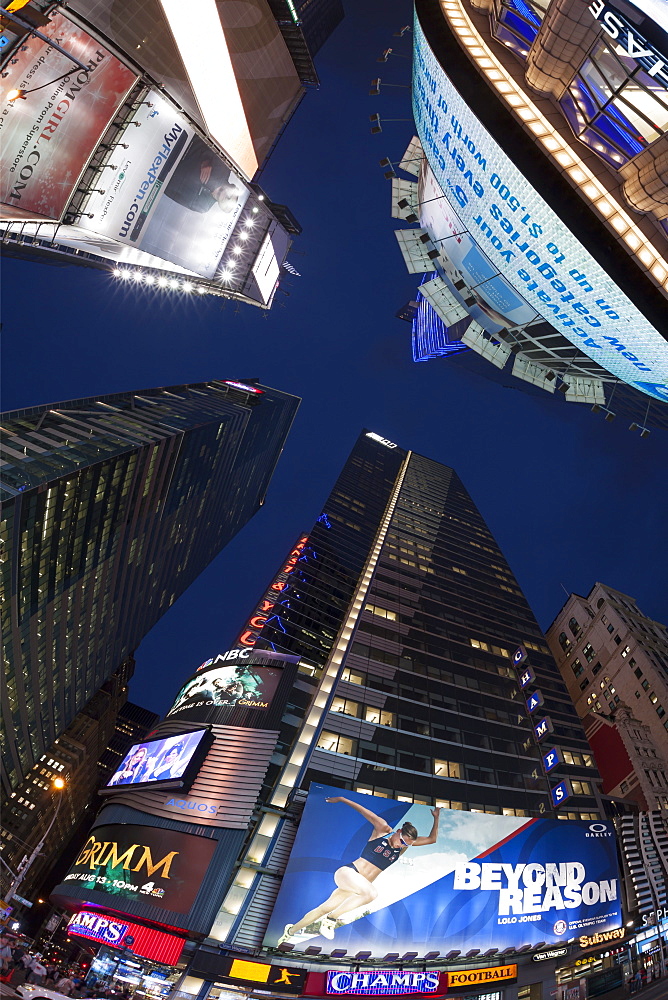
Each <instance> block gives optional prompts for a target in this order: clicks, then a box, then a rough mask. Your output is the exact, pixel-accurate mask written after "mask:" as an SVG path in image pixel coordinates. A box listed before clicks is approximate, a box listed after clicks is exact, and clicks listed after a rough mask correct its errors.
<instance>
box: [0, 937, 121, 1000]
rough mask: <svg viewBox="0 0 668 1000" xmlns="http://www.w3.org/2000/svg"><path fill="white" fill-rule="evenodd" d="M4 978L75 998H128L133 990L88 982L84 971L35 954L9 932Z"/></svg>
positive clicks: (3, 948)
mask: <svg viewBox="0 0 668 1000" xmlns="http://www.w3.org/2000/svg"><path fill="white" fill-rule="evenodd" d="M0 968H1V970H2V973H1V975H0V978H1V979H2V980H3V981H4V982H7V983H9V984H10V985H11V986H22V985H23V984H24V983H26V984H34V985H35V986H43V987H44V988H45V989H47V990H55V991H56V992H57V993H62V994H63V996H66V997H72V998H73V1000H75V998H81V997H84V998H85V997H96V998H97V997H99V998H117V1000H128V998H129V996H130V991H129V990H124V991H120V990H115V989H113V988H112V987H110V986H107V985H106V984H103V983H99V981H95V982H87V981H86V980H85V977H84V973H83V972H79V970H78V969H72V968H69V967H66V968H61V967H59V966H58V965H56V963H54V962H50V961H48V960H47V959H44V957H43V956H42V955H41V954H40V953H39V952H35V953H34V954H32V953H31V952H30V951H29V950H28V949H27V947H26V946H25V945H23V944H21V943H20V942H19V941H17V939H16V938H11V937H9V936H8V935H2V936H0Z"/></svg>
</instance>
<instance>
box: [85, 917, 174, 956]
mask: <svg viewBox="0 0 668 1000" xmlns="http://www.w3.org/2000/svg"><path fill="white" fill-rule="evenodd" d="M67 933H68V934H72V935H76V936H77V937H85V938H88V939H89V940H91V941H99V942H100V943H101V944H108V945H111V947H112V948H126V947H130V950H131V951H132V952H133V954H135V955H140V956H141V957H142V958H151V959H153V961H155V962H163V963H164V964H165V965H175V964H176V962H178V960H179V958H180V956H181V952H182V951H183V946H184V944H185V943H186V938H183V937H176V936H175V935H174V934H165V932H164V931H157V930H154V929H153V928H152V927H143V926H142V925H141V924H135V923H132V922H131V921H129V920H119V919H117V918H115V917H108V916H106V915H105V914H103V913H91V912H90V911H88V910H80V911H79V913H75V914H74V915H73V916H72V917H71V918H70V921H69V923H68V925H67ZM130 938H131V939H132V945H129V943H128V944H126V941H127V940H128V939H130Z"/></svg>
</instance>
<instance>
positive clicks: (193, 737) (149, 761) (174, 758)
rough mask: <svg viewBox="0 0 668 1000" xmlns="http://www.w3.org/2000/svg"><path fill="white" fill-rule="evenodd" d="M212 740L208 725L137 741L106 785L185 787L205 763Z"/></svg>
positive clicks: (111, 786)
mask: <svg viewBox="0 0 668 1000" xmlns="http://www.w3.org/2000/svg"><path fill="white" fill-rule="evenodd" d="M212 743H213V736H212V735H211V733H210V731H209V730H208V729H198V730H196V731H195V732H192V733H179V734H178V735H176V736H166V737H164V738H163V739H159V740H147V741H145V742H144V743H135V744H134V745H133V746H131V747H130V750H129V751H128V753H127V754H126V755H125V758H124V759H123V761H122V762H121V764H120V765H119V767H118V768H117V770H116V771H115V773H114V774H113V775H112V776H111V778H110V779H109V781H108V782H107V785H106V787H107V788H116V787H118V786H120V785H123V786H127V785H142V786H143V787H147V786H150V787H153V786H161V785H164V784H170V785H174V784H177V787H182V786H183V785H185V784H186V782H187V779H188V778H189V777H192V776H194V775H193V772H196V770H197V767H198V766H199V764H201V763H202V761H203V759H204V757H205V755H206V753H207V751H208V750H209V749H210V748H211V744H212ZM193 765H194V766H193Z"/></svg>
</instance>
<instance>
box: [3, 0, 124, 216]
mask: <svg viewBox="0 0 668 1000" xmlns="http://www.w3.org/2000/svg"><path fill="white" fill-rule="evenodd" d="M44 30H45V32H46V35H47V36H52V37H53V38H54V39H57V40H58V42H59V44H60V46H61V47H62V48H64V49H65V50H66V51H67V52H71V53H72V55H73V56H75V57H76V58H77V59H79V60H80V61H81V62H82V63H84V64H85V65H87V66H88V67H89V68H88V70H83V69H80V68H78V67H77V66H74V65H73V64H72V60H71V59H68V57H67V56H66V55H64V54H63V53H62V52H58V51H57V50H56V49H54V48H53V46H51V45H49V44H48V43H47V42H45V41H43V40H42V39H41V38H37V37H36V36H35V35H26V38H25V40H24V42H23V44H22V45H21V46H20V48H19V49H18V51H17V52H15V53H14V55H13V57H12V59H11V61H10V62H9V63H8V64H7V65H6V67H5V70H6V72H5V73H4V74H3V76H4V77H5V78H6V80H3V90H4V91H5V93H9V92H10V91H11V90H14V89H16V90H24V91H25V97H24V98H17V99H16V100H14V101H9V100H7V99H6V98H5V97H4V96H3V101H2V107H1V108H0V141H1V143H2V159H1V161H0V162H1V163H2V170H1V172H0V177H1V179H0V201H1V202H3V203H4V206H5V207H4V208H3V213H2V214H3V217H4V218H7V219H12V218H19V219H21V218H23V219H25V218H33V219H39V218H42V219H59V218H60V216H61V215H62V213H63V211H64V210H65V207H66V205H67V203H68V201H69V199H70V198H71V196H72V191H73V190H74V188H75V186H76V184H77V181H78V179H79V176H80V175H81V172H82V170H83V169H84V167H85V166H86V163H87V162H88V160H89V158H90V156H91V154H92V153H93V150H94V149H95V146H96V144H97V143H98V142H99V140H100V138H101V136H102V134H103V133H104V131H105V129H106V128H107V126H108V125H109V122H110V121H111V119H112V118H113V116H114V115H115V114H116V112H117V110H118V108H119V106H120V104H121V102H122V101H123V98H124V97H125V96H126V94H127V93H128V91H129V90H130V88H131V87H132V86H133V84H134V83H135V82H136V80H137V77H136V75H135V74H134V73H133V72H132V71H131V70H129V69H128V68H127V66H124V65H123V63H122V62H120V61H119V60H118V59H117V58H116V57H115V56H112V54H111V53H110V52H109V51H108V50H107V49H105V48H104V46H103V45H100V44H99V42H97V41H96V40H95V39H94V38H91V36H90V35H89V34H87V32H85V31H84V30H83V28H80V27H79V25H78V24H74V23H73V22H72V21H70V20H69V18H67V17H65V15H64V14H61V13H60V12H59V11H57V12H56V13H54V14H53V16H52V17H51V19H50V21H49V24H48V25H47V27H46V28H45V29H44ZM68 70H71V72H70V73H69V75H67V73H68Z"/></svg>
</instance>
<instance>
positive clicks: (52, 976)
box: [45, 962, 58, 986]
mask: <svg viewBox="0 0 668 1000" xmlns="http://www.w3.org/2000/svg"><path fill="white" fill-rule="evenodd" d="M57 979H58V966H57V965H54V964H53V962H49V964H48V965H47V967H46V980H45V982H46V983H53V985H54V986H55V985H56V980H57Z"/></svg>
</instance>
